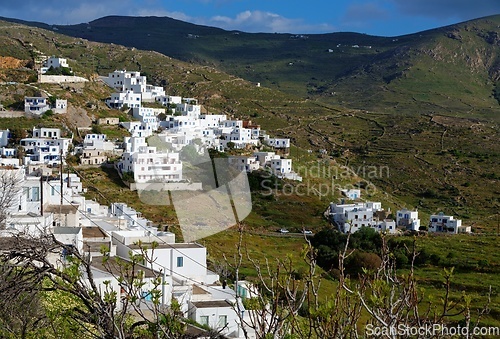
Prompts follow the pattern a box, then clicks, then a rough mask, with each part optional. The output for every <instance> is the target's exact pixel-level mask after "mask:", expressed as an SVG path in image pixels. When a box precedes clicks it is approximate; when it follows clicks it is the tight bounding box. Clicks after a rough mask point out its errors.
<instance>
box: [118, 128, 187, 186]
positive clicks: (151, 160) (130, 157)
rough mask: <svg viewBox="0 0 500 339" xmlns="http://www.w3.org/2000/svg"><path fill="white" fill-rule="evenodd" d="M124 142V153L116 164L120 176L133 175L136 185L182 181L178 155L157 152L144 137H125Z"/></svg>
mask: <svg viewBox="0 0 500 339" xmlns="http://www.w3.org/2000/svg"><path fill="white" fill-rule="evenodd" d="M124 142H125V145H126V151H125V152H124V153H123V155H122V159H121V161H120V162H119V163H118V170H119V172H120V173H121V174H123V173H125V172H129V173H133V174H134V181H135V182H136V183H147V182H179V181H182V163H181V161H180V160H179V153H176V152H164V153H162V152H157V150H156V147H150V146H148V145H147V143H146V140H145V138H144V137H127V138H125V141H124Z"/></svg>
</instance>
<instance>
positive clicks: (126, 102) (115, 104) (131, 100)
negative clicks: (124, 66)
mask: <svg viewBox="0 0 500 339" xmlns="http://www.w3.org/2000/svg"><path fill="white" fill-rule="evenodd" d="M106 105H108V106H109V107H110V108H116V109H121V108H123V107H124V106H126V107H128V108H134V107H141V94H140V93H134V92H132V91H126V92H118V93H112V94H111V97H110V98H108V99H106Z"/></svg>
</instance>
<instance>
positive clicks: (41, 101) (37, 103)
mask: <svg viewBox="0 0 500 339" xmlns="http://www.w3.org/2000/svg"><path fill="white" fill-rule="evenodd" d="M49 109H50V105H49V103H48V102H47V98H44V97H25V98H24V112H25V113H30V114H34V115H41V114H43V113H45V112H47V111H48V110H49Z"/></svg>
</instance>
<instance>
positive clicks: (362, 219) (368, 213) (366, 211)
mask: <svg viewBox="0 0 500 339" xmlns="http://www.w3.org/2000/svg"><path fill="white" fill-rule="evenodd" d="M381 210H382V204H381V203H380V202H366V203H357V204H334V203H330V211H329V216H330V220H331V221H332V222H333V223H335V224H336V225H337V227H338V228H339V231H340V232H342V233H348V232H350V233H354V232H356V231H358V230H359V229H361V227H372V228H373V229H375V230H377V231H378V230H379V227H378V225H379V220H378V218H377V216H376V212H377V211H381Z"/></svg>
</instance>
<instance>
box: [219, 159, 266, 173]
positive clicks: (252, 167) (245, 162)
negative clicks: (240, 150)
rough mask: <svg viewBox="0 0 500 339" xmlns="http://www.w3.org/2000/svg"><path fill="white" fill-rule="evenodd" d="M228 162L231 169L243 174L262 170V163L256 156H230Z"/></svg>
mask: <svg viewBox="0 0 500 339" xmlns="http://www.w3.org/2000/svg"><path fill="white" fill-rule="evenodd" d="M227 160H228V163H229V165H230V166H231V167H233V168H236V169H237V170H238V171H241V172H252V171H256V170H258V169H259V168H260V163H259V162H258V161H257V159H256V158H255V157H254V156H234V155H230V156H228V157H227Z"/></svg>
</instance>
